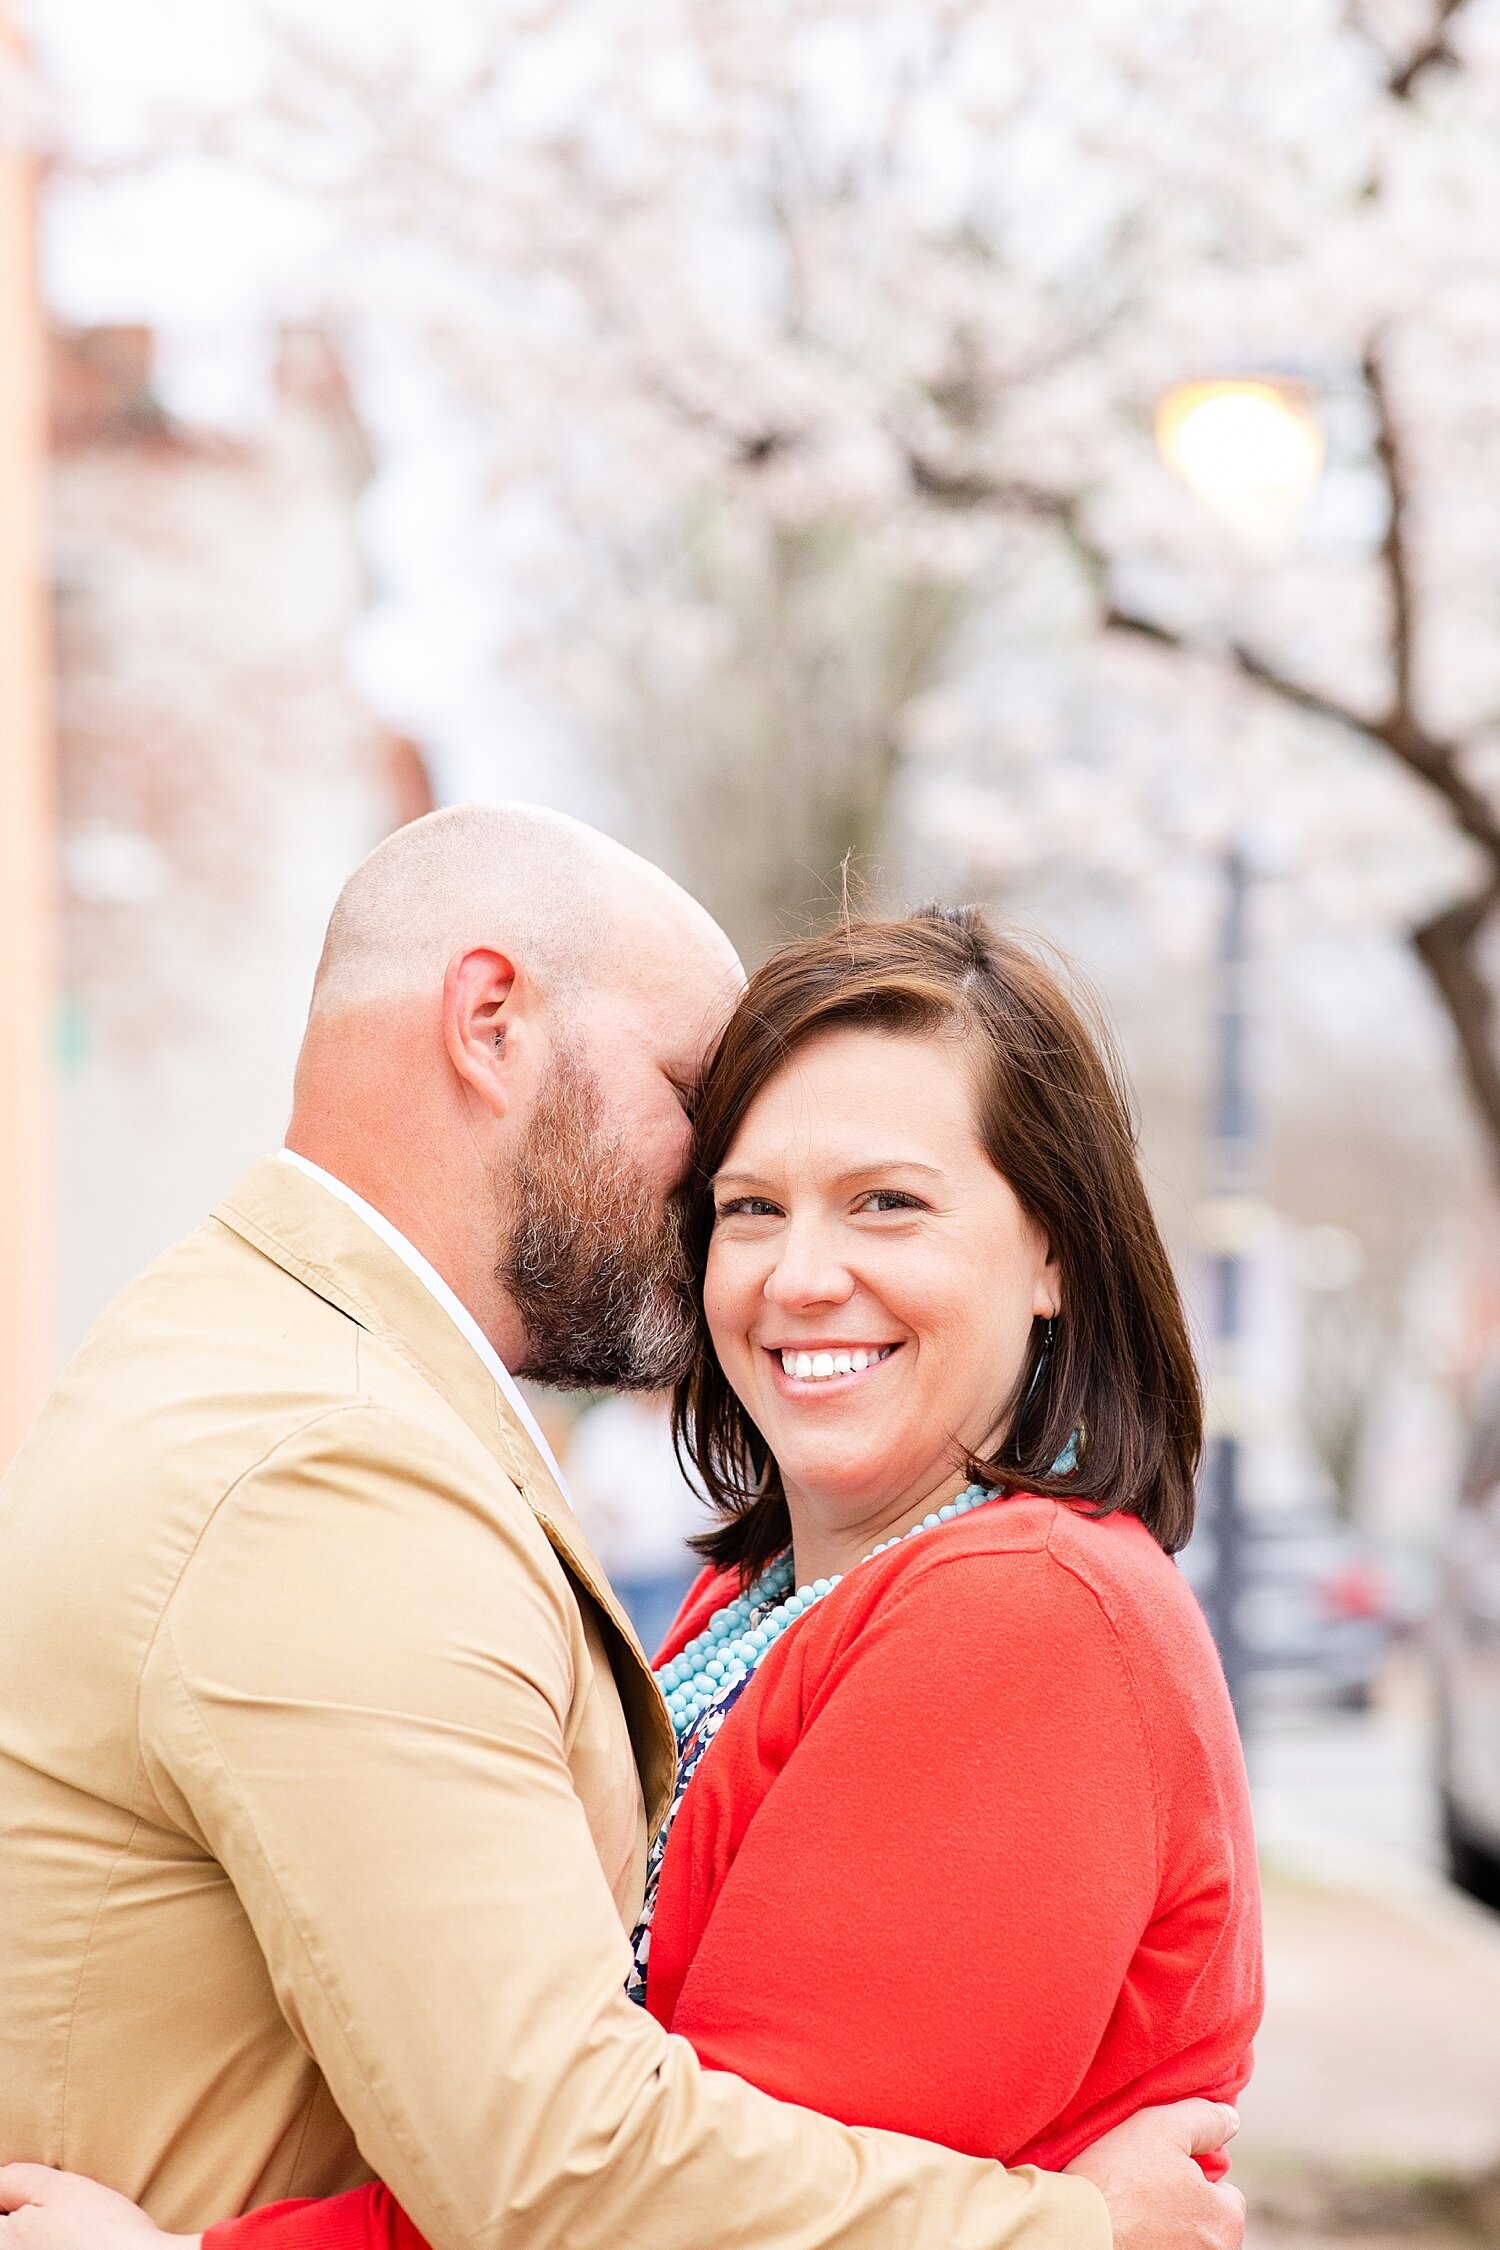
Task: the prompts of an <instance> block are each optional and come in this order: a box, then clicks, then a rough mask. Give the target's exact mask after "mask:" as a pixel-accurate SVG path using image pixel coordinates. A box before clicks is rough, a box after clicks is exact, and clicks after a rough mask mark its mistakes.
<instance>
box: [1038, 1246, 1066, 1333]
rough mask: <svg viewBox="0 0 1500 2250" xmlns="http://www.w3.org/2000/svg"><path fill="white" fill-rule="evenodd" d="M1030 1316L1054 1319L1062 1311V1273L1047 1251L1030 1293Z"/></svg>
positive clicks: (1050, 1253)
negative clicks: (1044, 1261)
mask: <svg viewBox="0 0 1500 2250" xmlns="http://www.w3.org/2000/svg"><path fill="white" fill-rule="evenodd" d="M1031 1311H1032V1317H1033V1318H1034V1319H1036V1320H1055V1319H1056V1318H1057V1316H1058V1314H1059V1313H1060V1312H1061V1311H1062V1275H1061V1274H1060V1273H1059V1272H1058V1269H1057V1259H1056V1258H1055V1257H1054V1255H1053V1253H1052V1251H1051V1250H1050V1249H1049V1250H1048V1252H1047V1258H1046V1263H1045V1264H1044V1265H1042V1266H1041V1267H1039V1268H1038V1270H1037V1277H1036V1287H1035V1289H1034V1290H1033V1291H1032V1295H1031Z"/></svg>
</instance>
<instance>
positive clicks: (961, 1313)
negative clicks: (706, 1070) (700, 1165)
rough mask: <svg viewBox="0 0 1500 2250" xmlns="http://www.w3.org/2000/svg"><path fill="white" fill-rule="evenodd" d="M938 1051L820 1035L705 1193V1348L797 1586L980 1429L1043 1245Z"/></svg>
mask: <svg viewBox="0 0 1500 2250" xmlns="http://www.w3.org/2000/svg"><path fill="white" fill-rule="evenodd" d="M972 1069H973V1063H972V1058H971V1056H970V1055H969V1053H968V1051H967V1050H966V1048H965V1046H964V1045H963V1044H962V1043H960V1042H959V1041H957V1040H953V1039H942V1038H932V1037H923V1036H908V1035H905V1034H895V1033H887V1032H880V1031H864V1030H847V1031H835V1032H830V1033H828V1034H826V1035H825V1036H824V1037H822V1038H821V1039H818V1040H816V1041H814V1042H813V1043H812V1044H810V1045H809V1046H807V1047H805V1048H803V1049H802V1050H801V1051H800V1052H799V1053H798V1054H796V1055H795V1056H794V1057H793V1058H792V1060H791V1061H790V1062H789V1063H788V1064H787V1066H786V1068H785V1069H784V1070H783V1071H781V1072H780V1073H779V1075H778V1076H777V1077H775V1078H774V1079H772V1080H771V1082H770V1083H769V1084H768V1085H767V1086H766V1087H765V1088H764V1090H763V1091H762V1093H761V1094H760V1096H759V1097H758V1099H757V1100H756V1101H755V1102H754V1103H753V1104H752V1105H751V1107H750V1109H749V1110H748V1111H747V1112H746V1115H745V1119H744V1123H743V1124H742V1125H741V1127H740V1130H739V1133H738V1135H737V1136H736V1138H735V1141H734V1144H733V1146H732V1147H731V1148H730V1149H729V1151H728V1153H727V1154H726V1156H725V1158H724V1162H723V1164H722V1166H721V1167H720V1169H719V1171H718V1173H717V1174H716V1176H715V1180H714V1207H715V1214H716V1215H715V1222H714V1230H713V1237H712V1241H711V1243H710V1247H709V1254H708V1267H707V1272H706V1275H705V1279H704V1305H705V1310H706V1313H707V1318H708V1326H709V1329H710V1332H711V1334H712V1336H713V1342H714V1348H715V1350H716V1351H717V1353H718V1355H719V1359H720V1362H721V1364H722V1366H723V1368H724V1372H725V1375H726V1376H727V1377H728V1379H729V1382H730V1383H731V1384H732V1385H733V1387H734V1390H735V1391H736V1393H737V1394H738V1396H739V1398H740V1399H741V1401H742V1403H743V1404H744V1407H745V1410H746V1412H747V1413H748V1414H749V1415H750V1417H751V1419H752V1420H753V1421H754V1422H755V1424H756V1426H757V1428H758V1429H759V1430H760V1431H761V1432H762V1434H763V1435H764V1437H765V1439H766V1442H767V1444H768V1445H769V1446H770V1448H771V1451H772V1453H773V1454H774V1455H775V1458H776V1461H777V1463H778V1465H779V1467H780V1469H781V1474H782V1480H783V1482H784V1484H785V1487H786V1493H787V1500H788V1503H789V1506H790V1508H791V1512H792V1522H793V1529H794V1533H795V1537H796V1546H797V1570H798V1575H799V1576H800V1577H806V1575H807V1574H808V1570H809V1569H810V1568H811V1569H813V1570H816V1571H818V1572H824V1571H828V1570H832V1569H846V1568H848V1567H849V1565H850V1563H852V1562H854V1561H857V1560H858V1559H859V1556H860V1555H861V1554H863V1553H865V1552H867V1551H868V1548H869V1546H870V1545H872V1544H873V1543H874V1542H875V1541H877V1540H879V1539H881V1538H883V1537H887V1536H889V1535H890V1534H891V1533H892V1532H894V1531H897V1530H900V1529H904V1528H905V1526H906V1525H907V1524H908V1523H909V1522H915V1521H916V1520H918V1519H919V1518H920V1517H921V1516H922V1515H924V1514H925V1513H926V1512H927V1511H928V1510H929V1509H930V1508H931V1507H933V1506H935V1505H937V1504H938V1503H939V1502H940V1501H941V1500H943V1499H946V1498H948V1497H949V1496H950V1495H951V1494H952V1493H953V1492H955V1491H957V1490H958V1489H959V1488H960V1487H961V1485H962V1483H963V1477H962V1473H961V1471H959V1470H957V1469H956V1468H955V1463H956V1462H957V1461H958V1460H959V1459H960V1458H961V1456H962V1455H963V1453H964V1452H965V1451H966V1450H967V1449H983V1448H984V1447H985V1445H986V1442H987V1441H989V1440H992V1439H993V1437H994V1435H995V1421H996V1414H997V1410H998V1409H1000V1408H1001V1407H1002V1406H1003V1404H1004V1403H1005V1402H1006V1401H1007V1400H1009V1399H1010V1398H1011V1396H1012V1395H1013V1393H1014V1391H1015V1388H1016V1386H1017V1384H1018V1382H1019V1380H1020V1376H1021V1371H1022V1367H1023V1364H1024V1362H1025V1358H1026V1351H1027V1345H1028V1341H1029V1338H1030V1335H1031V1324H1032V1321H1033V1319H1034V1318H1035V1317H1036V1316H1037V1315H1039V1314H1040V1315H1043V1316H1045V1315H1047V1314H1050V1313H1054V1312H1056V1311H1057V1309H1058V1279H1057V1273H1056V1269H1055V1267H1054V1266H1053V1263H1052V1260H1051V1257H1050V1255H1049V1251H1048V1246H1047V1244H1046V1242H1045V1241H1044V1240H1043V1239H1042V1236H1041V1235H1040V1233H1039V1232H1038V1230H1037V1229H1036V1227H1035V1226H1034V1225H1033V1224H1032V1222H1031V1220H1030V1219H1028V1218H1027V1216H1026V1214H1025V1212H1024V1211H1023V1210H1022V1208H1021V1206H1020V1204H1019V1202H1018V1201H1017V1199H1016V1197H1015V1195H1014V1194H1013V1193H1012V1191H1011V1189H1010V1187H1009V1185H1008V1183H1007V1182H1006V1181H1005V1180H1004V1179H1002V1177H1001V1175H1000V1174H999V1173H998V1172H997V1171H996V1170H995V1167H994V1166H993V1164H992V1163H991V1162H990V1160H989V1157H988V1156H987V1155H986V1153H985V1150H984V1146H983V1144H982V1142H981V1141H980V1138H979V1132H978V1125H977V1120H976V1118H975V1114H974V1095H973V1085H972Z"/></svg>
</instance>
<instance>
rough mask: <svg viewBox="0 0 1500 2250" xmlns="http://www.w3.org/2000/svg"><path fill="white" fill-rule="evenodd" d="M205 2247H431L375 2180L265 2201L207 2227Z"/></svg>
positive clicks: (225, 2249)
mask: <svg viewBox="0 0 1500 2250" xmlns="http://www.w3.org/2000/svg"><path fill="white" fill-rule="evenodd" d="M203 2250H428V2244H427V2241H426V2238H425V2236H423V2235H422V2234H420V2233H419V2232H418V2230H417V2228H416V2227H415V2226H413V2224H412V2222H411V2220H410V2219H409V2218H408V2217H407V2215H406V2213H405V2212H404V2211H403V2210H402V2208H401V2206H400V2204H399V2203H398V2202H397V2201H396V2198H395V2197H394V2196H393V2195H392V2193H391V2191H390V2189H389V2188H388V2187H384V2186H382V2184H381V2182H380V2181H379V2180H371V2181H370V2182H369V2183H368V2184H367V2185H366V2186H364V2187H357V2188H350V2189H349V2190H348V2191H347V2192H346V2193H345V2194H343V2195H324V2196H310V2197H300V2198H297V2199H294V2200H293V2201H292V2202H289V2203H264V2204H262V2205H261V2207H260V2209H259V2210H257V2211H247V2212H246V2213H245V2216H244V2217H243V2218H242V2219H226V2220H225V2221H224V2222H223V2223H222V2224H221V2225H219V2226H215V2227H209V2228H207V2229H206V2230H205V2232H204V2236H203Z"/></svg>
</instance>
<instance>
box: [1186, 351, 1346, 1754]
mask: <svg viewBox="0 0 1500 2250" xmlns="http://www.w3.org/2000/svg"><path fill="white" fill-rule="evenodd" d="M1156 444H1157V450H1158V452H1159V453H1160V455H1161V458H1162V460H1163V462H1164V463H1165V464H1166V466H1167V467H1168V468H1169V469H1170V470H1171V472H1172V474H1173V475H1174V476H1176V477H1179V478H1180V479H1181V480H1182V482H1183V483H1184V484H1185V485H1186V486H1187V488H1188V490H1189V492H1191V493H1192V495H1193V497H1194V498H1195V499H1196V500H1197V501H1199V502H1200V503H1201V505H1202V506H1203V507H1204V508H1206V509H1207V510H1208V511H1209V513H1210V514H1211V515H1214V516H1216V517H1217V518H1218V520H1219V521H1220V522H1221V523H1222V524H1224V525H1226V526H1227V528H1228V529H1229V530H1230V531H1231V532H1232V533H1233V534H1234V536H1235V538H1236V539H1237V541H1238V542H1239V543H1240V544H1241V545H1242V546H1243V547H1245V548H1246V549H1248V550H1250V551H1251V552H1253V553H1259V554H1261V555H1262V556H1274V555H1277V554H1279V553H1281V552H1282V551H1283V550H1284V549H1285V548H1286V547H1288V546H1289V545H1290V544H1291V541H1292V538H1293V537H1294V535H1295V533H1296V530H1297V525H1298V521H1299V519H1300V517H1301V514H1302V510H1303V508H1304V507H1305V506H1306V504H1307V502H1308V500H1309V499H1310V498H1311V497H1312V493H1313V490H1314V488H1315V486H1316V485H1317V482H1318V479H1319V478H1320V477H1321V475H1322V473H1323V461H1324V455H1325V452H1326V445H1325V442H1324V437H1323V429H1322V424H1321V423H1320V422H1319V420H1318V416H1317V411H1316V399H1315V394H1314V392H1313V391H1312V389H1311V388H1310V387H1309V385H1307V384H1306V383H1302V382H1297V381H1294V380H1292V379H1290V378H1282V377H1277V376H1270V375H1264V374H1261V375H1240V376H1219V377H1214V378H1211V379H1205V380H1199V381H1193V382H1183V383H1178V384H1175V385H1174V386H1173V388H1172V389H1171V390H1169V391H1168V392H1166V394H1165V395H1164V396H1163V398H1162V399H1161V401H1160V402H1159V404H1158V406H1157V409H1156ZM1251 873H1252V870H1251V855H1250V853H1249V852H1248V850H1247V848H1246V844H1245V841H1244V839H1243V838H1238V839H1236V840H1235V842H1234V843H1233V844H1231V846H1230V848H1229V850H1228V852H1227V853H1226V855H1225V861H1224V912H1223V924H1222V928H1221V932H1220V944H1219V961H1218V968H1219V980H1218V982H1219V990H1218V1009H1217V1042H1216V1044H1217V1054H1216V1058H1215V1060H1216V1067H1215V1073H1214V1080H1215V1083H1214V1102H1213V1121H1212V1127H1211V1145H1212V1154H1211V1174H1212V1189H1213V1199H1212V1202H1211V1203H1210V1205H1208V1206H1207V1207H1206V1214H1205V1215H1207V1214H1208V1213H1212V1214H1213V1218H1212V1223H1210V1224H1205V1226H1204V1228H1203V1232H1204V1235H1205V1238H1206V1240H1207V1245H1208V1248H1209V1250H1210V1253H1211V1256H1212V1268H1211V1273H1212V1285H1213V1336H1214V1346H1215V1354H1214V1356H1215V1361H1216V1366H1215V1377H1216V1381H1215V1386H1214V1389H1215V1409H1216V1412H1215V1427H1214V1428H1213V1429H1212V1430H1211V1432H1210V1435H1209V1443H1208V1448H1207V1457H1206V1460H1205V1463H1204V1470H1205V1475H1204V1498H1205V1500H1206V1502H1207V1511H1206V1513H1207V1517H1208V1525H1209V1528H1210V1532H1211V1537H1212V1542H1213V1547H1212V1553H1213V1563H1212V1569H1211V1571H1210V1574H1209V1578H1208V1581H1207V1583H1206V1584H1205V1586H1204V1588H1203V1600H1204V1608H1205V1609H1206V1611H1207V1613H1208V1618H1209V1622H1210V1624H1211V1625H1212V1627H1213V1632H1214V1638H1215V1640H1216V1641H1217V1643H1218V1647H1219V1654H1220V1656H1221V1658H1222V1660H1223V1664H1224V1672H1225V1677H1226V1679H1227V1681H1228V1683H1229V1692H1230V1696H1231V1699H1232V1700H1233V1703H1234V1708H1235V1715H1236V1717H1237V1718H1238V1719H1239V1721H1240V1725H1241V1728H1243V1726H1244V1723H1245V1702H1246V1687H1247V1679H1248V1674H1249V1671H1250V1651H1249V1650H1248V1649H1247V1647H1246V1645H1245V1637H1244V1624H1243V1612H1244V1598H1245V1592H1246V1565H1247V1561H1248V1550H1249V1536H1248V1534H1249V1526H1248V1524H1247V1522H1246V1513H1245V1510H1246V1497H1247V1496H1246V1492H1245V1480H1244V1440H1245V1435H1246V1403H1247V1402H1246V1400H1245V1397H1244V1383H1243V1367H1242V1362H1243V1357H1244V1341H1245V1315H1246V1290H1247V1283H1248V1279H1249V1269H1248V1264H1247V1253H1248V1252H1249V1249H1250V1247H1251V1242H1252V1238H1253V1235H1254V1232H1255V1230H1256V1227H1257V1226H1258V1224H1259V1221H1260V1218H1261V1216H1262V1213H1263V1206H1262V1205H1261V1203H1260V1202H1259V1200H1258V1197H1257V1195H1256V1192H1255V1191H1256V1187H1257V1185H1258V1181H1257V1170H1258V1165H1257V1154H1258V1151H1257V1142H1258V1138H1259V1134H1258V1119H1257V1114H1256V1104H1255V1101H1254V1094H1253V1074H1252V1070H1251V1063H1250V993H1249V986H1250V945H1249V921H1250V913H1249V907H1250V891H1251Z"/></svg>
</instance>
